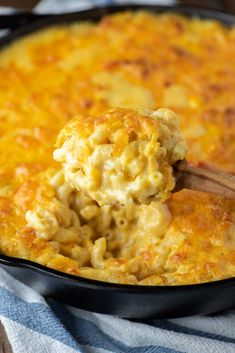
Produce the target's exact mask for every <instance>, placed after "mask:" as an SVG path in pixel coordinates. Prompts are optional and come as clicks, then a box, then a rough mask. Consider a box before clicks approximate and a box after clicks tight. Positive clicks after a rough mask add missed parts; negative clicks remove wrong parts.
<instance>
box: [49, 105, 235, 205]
mask: <svg viewBox="0 0 235 353" xmlns="http://www.w3.org/2000/svg"><path fill="white" fill-rule="evenodd" d="M56 147H57V148H56V150H55V151H54V159H55V160H57V161H59V162H61V163H62V165H63V169H64V174H65V179H66V181H67V182H68V183H69V184H70V185H71V186H72V187H74V188H76V189H78V190H81V191H83V192H84V193H86V194H87V195H88V196H89V197H90V198H92V199H93V200H95V201H96V202H97V203H98V204H99V205H100V206H102V205H105V204H110V205H114V204H116V205H118V204H120V205H130V204H133V203H136V204H141V203H150V202H151V201H153V200H159V201H164V200H166V199H167V198H168V197H169V196H170V194H171V192H175V191H179V190H181V189H183V188H189V189H194V190H199V191H204V192H212V193H215V194H218V195H222V196H225V197H229V198H234V199H235V177H234V176H232V175H229V174H226V173H223V172H220V171H212V170H207V169H202V168H195V167H191V166H190V165H188V163H187V162H186V160H185V156H186V153H187V144H186V142H185V140H184V139H183V137H182V135H181V133H180V129H179V123H178V119H177V116H176V115H175V114H174V113H173V112H172V111H170V110H168V109H159V110H156V111H149V110H141V111H140V110H132V109H120V108H116V109H112V110H110V111H108V112H107V113H106V114H102V115H100V116H96V117H93V116H88V117H83V116H77V117H75V118H74V119H72V120H71V121H69V122H68V123H67V124H66V125H65V127H64V128H63V129H62V130H61V131H60V133H59V136H58V139H57V143H56Z"/></svg>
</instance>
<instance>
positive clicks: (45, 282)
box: [0, 5, 235, 318]
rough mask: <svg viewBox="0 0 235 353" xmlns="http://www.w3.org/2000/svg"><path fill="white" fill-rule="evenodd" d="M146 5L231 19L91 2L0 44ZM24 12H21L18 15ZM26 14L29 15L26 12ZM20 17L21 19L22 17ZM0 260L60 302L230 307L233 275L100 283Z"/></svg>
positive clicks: (128, 309)
mask: <svg viewBox="0 0 235 353" xmlns="http://www.w3.org/2000/svg"><path fill="white" fill-rule="evenodd" d="M128 9H132V10H138V9H148V10H151V11H154V12H157V13H161V12H164V11H168V12H177V13H182V14H185V15H188V16H190V17H192V16H196V17H200V18H210V19H217V20H219V21H221V22H222V23H224V24H225V25H228V26H229V25H231V24H234V23H235V17H234V16H232V15H228V14H224V13H221V12H219V11H212V10H205V9H200V8H196V7H186V6H175V7H163V6H150V5H149V6H145V5H123V6H110V7H105V8H96V9H92V10H87V11H82V12H78V13H73V14H65V15H55V16H48V17H43V18H41V17H40V16H38V17H35V16H34V17H33V19H38V20H37V21H36V22H32V23H30V24H26V25H23V26H22V27H21V28H19V29H18V30H16V31H14V32H12V33H10V34H9V35H8V36H6V37H4V38H2V39H0V47H3V46H4V45H7V44H9V43H10V42H12V41H14V40H15V39H17V38H19V37H21V36H23V35H25V34H28V33H31V32H33V31H35V30H37V29H40V28H43V27H45V26H49V25H54V24H55V23H57V24H58V23H61V24H62V23H63V24H64V23H71V22H73V21H75V20H79V21H82V20H88V19H89V20H93V21H97V20H99V19H100V18H101V17H102V16H104V15H106V14H110V13H114V12H117V11H121V10H128ZM23 16H24V15H23ZM27 19H28V20H27V21H29V22H30V21H31V20H32V18H31V20H30V16H28V17H27ZM25 21H26V20H25ZM0 264H1V265H2V266H3V267H4V268H6V269H7V271H8V272H10V273H12V274H13V275H14V276H15V277H17V278H18V279H20V280H21V281H22V282H24V283H26V284H28V285H30V286H32V287H33V288H34V289H36V290H37V291H39V292H40V293H41V294H43V295H47V296H50V297H53V298H55V299H57V300H60V301H62V302H64V303H67V304H70V305H73V306H76V307H79V308H82V309H86V310H92V311H96V312H101V313H107V314H114V315H118V316H121V317H127V318H149V317H180V316H187V315H193V314H199V313H204V314H205V313H212V312H217V311H221V310H224V309H230V308H234V307H235V296H234V294H235V278H231V279H226V280H220V281H216V282H210V283H205V284H195V285H187V286H174V287H169V286H165V287H164V286H163V287H151V286H136V285H118V284H111V283H103V282H100V281H95V280H89V279H85V278H79V277H75V276H72V275H68V274H65V273H61V272H58V271H55V270H52V269H49V268H46V267H44V266H41V265H38V264H36V263H33V262H31V261H27V260H22V259H16V258H11V257H8V256H4V255H0Z"/></svg>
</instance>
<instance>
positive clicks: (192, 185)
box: [174, 160, 235, 200]
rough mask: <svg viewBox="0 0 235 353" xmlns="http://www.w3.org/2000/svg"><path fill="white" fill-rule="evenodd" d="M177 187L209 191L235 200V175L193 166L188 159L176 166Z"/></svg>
mask: <svg viewBox="0 0 235 353" xmlns="http://www.w3.org/2000/svg"><path fill="white" fill-rule="evenodd" d="M174 170H175V177H176V187H175V189H174V191H179V190H181V189H183V188H186V189H191V190H197V191H203V192H208V193H212V194H216V195H220V196H224V197H226V198H229V199H234V200H235V176H234V175H231V174H228V173H224V172H221V171H218V170H211V169H204V168H196V167H191V166H190V165H189V164H188V163H187V161H186V160H183V161H180V162H178V163H177V164H176V165H175V166H174Z"/></svg>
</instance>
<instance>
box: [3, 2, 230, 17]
mask: <svg viewBox="0 0 235 353" xmlns="http://www.w3.org/2000/svg"><path fill="white" fill-rule="evenodd" d="M65 1H66V0H65ZM77 1H79V0H77ZM162 2H163V3H164V0H163V1H162ZM177 2H178V3H180V4H190V5H200V6H204V7H210V8H213V9H218V10H222V11H226V12H230V13H234V14H235V0H179V1H177ZM37 3H39V0H0V6H12V7H16V8H19V9H31V8H33V7H34V6H35V5H36V4H37Z"/></svg>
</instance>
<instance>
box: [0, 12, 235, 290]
mask: <svg viewBox="0 0 235 353" xmlns="http://www.w3.org/2000/svg"><path fill="white" fill-rule="evenodd" d="M234 92H235V29H234V28H233V27H231V28H226V27H224V26H223V25H221V24H220V23H218V22H216V21H212V20H201V19H198V18H193V19H189V18H186V17H183V16H179V15H174V14H161V15H155V14H151V13H148V12H144V11H137V12H131V11H130V12H120V13H117V14H113V15H110V16H106V17H104V18H103V19H102V20H101V21H99V22H96V23H92V22H81V23H73V24H71V25H68V24H66V25H60V26H52V27H50V28H45V29H42V30H39V31H38V32H35V33H32V34H30V35H28V36H25V37H23V38H21V39H18V40H17V41H16V42H14V43H12V44H10V45H9V46H8V47H6V48H5V49H2V50H1V52H0V151H1V153H0V252H1V253H3V254H6V255H9V256H13V257H20V258H24V259H29V260H31V261H34V262H37V263H40V264H42V265H45V266H47V267H50V268H53V269H56V270H58V271H62V272H66V273H69V274H73V275H77V276H83V277H87V278H92V279H99V280H102V281H107V282H116V283H126V284H138V285H179V284H190V283H201V282H208V281H214V280H218V279H222V278H228V277H233V276H234V275H235V202H234V201H231V200H226V199H223V198H222V197H218V196H214V195H210V194H203V193H200V192H194V191H188V190H182V191H180V192H178V193H175V194H173V195H171V196H170V198H169V199H168V200H166V201H165V202H163V203H159V202H157V201H156V200H153V201H151V202H150V203H148V204H141V205H137V204H134V203H131V204H128V205H125V206H122V205H116V204H113V205H103V206H101V207H99V205H98V204H97V203H96V202H95V201H93V200H92V199H91V198H90V197H89V196H88V195H85V194H83V193H82V192H81V191H79V190H76V189H75V188H74V187H73V186H72V184H69V183H67V182H66V181H65V177H64V173H63V171H62V170H61V165H60V163H58V162H56V161H55V160H53V148H54V144H55V142H56V137H57V135H58V132H59V131H60V130H61V128H62V127H63V126H64V125H65V124H66V123H67V122H68V120H70V119H71V118H72V117H74V116H88V117H89V116H90V117H92V116H102V115H103V114H105V113H104V112H105V111H108V110H109V109H112V108H114V107H120V108H122V109H134V110H136V109H137V110H139V109H143V108H145V107H146V108H148V109H151V110H157V109H159V107H166V108H169V109H172V110H173V111H175V112H176V114H177V115H178V116H179V119H180V127H181V129H182V134H183V137H184V138H185V139H186V141H187V144H188V146H189V152H188V154H187V160H188V161H189V162H190V163H191V164H193V165H196V166H197V165H198V166H211V167H214V168H217V169H222V170H225V171H227V172H230V173H235V160H234V156H235V123H234V121H235V95H234ZM69 124H70V123H69ZM137 133H138V131H137ZM116 138H118V136H116ZM133 169H134V168H133ZM131 172H132V171H131Z"/></svg>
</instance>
